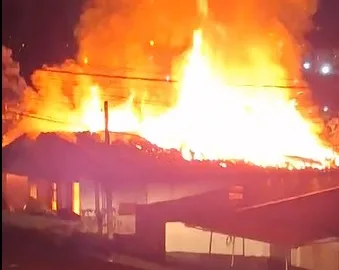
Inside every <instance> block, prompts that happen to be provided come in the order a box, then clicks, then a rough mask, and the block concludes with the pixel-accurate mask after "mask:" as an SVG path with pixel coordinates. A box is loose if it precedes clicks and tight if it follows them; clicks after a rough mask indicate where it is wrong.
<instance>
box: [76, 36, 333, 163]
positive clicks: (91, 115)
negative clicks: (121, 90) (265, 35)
mask: <svg viewBox="0 0 339 270" xmlns="http://www.w3.org/2000/svg"><path fill="white" fill-rule="evenodd" d="M193 40H194V42H193V48H192V50H191V52H190V54H189V56H188V58H187V62H186V65H185V68H184V73H183V78H182V80H181V82H180V86H179V89H180V90H179V98H178V101H177V103H176V105H175V106H174V107H172V108H171V109H170V110H169V111H167V112H165V113H163V114H161V115H159V116H152V115H148V114H147V111H141V112H140V113H141V115H138V114H137V113H136V112H134V110H133V97H131V98H130V99H129V100H128V101H127V102H125V103H124V104H122V105H120V106H119V107H117V108H111V110H110V112H109V130H110V131H114V132H132V133H137V134H139V135H141V136H142V137H144V138H146V139H147V140H149V141H150V142H152V143H155V144H157V145H158V146H160V147H163V148H176V149H181V150H182V153H183V156H184V157H185V158H186V159H191V158H194V159H209V160H245V161H248V162H251V163H254V164H257V165H262V166H286V164H287V163H289V162H293V161H292V160H293V159H292V157H302V158H307V159H311V160H314V161H319V162H320V164H317V166H325V165H326V162H328V161H329V160H333V158H334V153H333V151H332V150H331V149H329V148H328V147H326V146H325V145H324V144H323V142H322V141H321V140H320V139H319V136H318V134H317V131H316V126H315V125H314V124H313V123H312V122H310V121H308V120H307V119H304V117H303V116H302V114H301V113H300V112H299V111H298V109H297V106H296V103H295V101H294V100H292V99H291V97H290V94H289V93H288V92H286V90H285V89H279V88H275V87H273V86H272V87H265V86H264V87H260V86H258V87H256V88H255V89H253V87H246V86H231V85H228V84H227V78H223V77H222V70H217V69H214V66H213V64H214V63H215V62H213V60H214V59H213V58H212V57H211V54H210V50H209V48H208V46H206V47H205V46H204V45H205V44H204V39H203V32H202V31H201V30H197V31H195V32H194V39H193ZM264 60H265V58H262V61H264ZM266 64H267V65H268V66H271V67H272V72H270V73H268V74H264V76H265V77H269V78H272V80H273V82H272V85H274V84H273V83H274V80H275V79H274V78H275V76H276V74H275V73H274V72H275V70H274V64H273V63H269V62H267V63H266ZM246 75H247V74H239V76H246ZM254 75H255V74H254ZM90 89H91V99H90V100H89V101H88V102H87V103H85V104H84V108H85V111H84V114H83V123H84V124H85V125H86V126H88V129H89V130H90V131H93V132H98V131H102V130H103V129H104V116H103V112H102V110H101V108H102V103H103V101H102V100H100V98H99V96H100V94H99V92H98V91H99V87H98V86H95V87H94V86H93V87H91V88H90ZM146 105H147V104H146ZM294 166H297V167H303V166H305V163H303V162H300V161H294Z"/></svg>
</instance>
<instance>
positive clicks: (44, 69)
mask: <svg viewBox="0 0 339 270" xmlns="http://www.w3.org/2000/svg"><path fill="white" fill-rule="evenodd" d="M38 70H39V71H43V72H50V73H60V74H69V75H75V76H90V77H101V78H108V79H120V80H135V81H150V82H164V83H176V82H178V81H176V80H172V79H168V80H166V79H160V78H147V77H135V76H123V75H109V74H100V73H87V72H74V71H69V70H56V69H48V68H43V69H38Z"/></svg>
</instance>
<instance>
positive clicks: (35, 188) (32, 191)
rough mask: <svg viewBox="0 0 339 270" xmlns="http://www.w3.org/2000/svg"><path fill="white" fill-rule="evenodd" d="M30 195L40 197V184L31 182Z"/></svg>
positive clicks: (35, 197)
mask: <svg viewBox="0 0 339 270" xmlns="http://www.w3.org/2000/svg"><path fill="white" fill-rule="evenodd" d="M29 196H30V197H31V198H34V199H37V198H38V186H37V184H33V183H31V184H30V186H29Z"/></svg>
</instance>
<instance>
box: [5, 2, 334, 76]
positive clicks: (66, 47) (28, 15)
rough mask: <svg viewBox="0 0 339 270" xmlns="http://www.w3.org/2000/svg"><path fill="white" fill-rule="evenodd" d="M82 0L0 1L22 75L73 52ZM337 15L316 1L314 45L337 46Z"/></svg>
mask: <svg viewBox="0 0 339 270" xmlns="http://www.w3.org/2000/svg"><path fill="white" fill-rule="evenodd" d="M112 1H114V0H112ZM131 1H133V0H131ZM84 2H85V0H57V1H56V0H55V1H47V0H29V1H27V0H26V1H25V0H2V44H3V45H6V46H8V47H10V48H12V49H13V51H14V57H15V59H16V60H18V61H19V62H20V64H21V68H22V73H23V74H24V75H25V77H26V78H27V77H29V74H30V73H31V72H32V71H33V70H34V69H36V68H38V67H40V66H41V65H43V64H45V63H51V64H53V63H60V62H62V61H63V60H64V59H65V58H69V57H73V56H74V55H75V54H76V51H77V45H76V41H75V38H74V34H73V30H74V27H75V25H76V23H77V22H78V20H79V16H80V13H81V9H82V6H83V4H84ZM338 14H339V1H338V0H320V3H319V9H318V13H317V14H316V16H315V23H316V26H317V29H318V30H317V31H314V32H313V33H312V34H311V35H310V38H309V39H310V41H311V44H312V46H313V47H314V48H339V22H338ZM22 44H24V47H22V46H23V45H22Z"/></svg>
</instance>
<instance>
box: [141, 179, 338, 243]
mask: <svg viewBox="0 0 339 270" xmlns="http://www.w3.org/2000/svg"><path fill="white" fill-rule="evenodd" d="M338 206H339V183H338V187H336V188H332V189H327V190H322V191H319V192H314V193H309V194H304V195H302V196H297V197H291V198H286V199H283V200H279V201H272V202H268V203H265V204H260V205H254V206H251V207H246V208H244V207H241V206H239V204H234V202H232V201H230V200H229V198H228V191H227V190H225V189H224V190H217V191H212V192H208V193H204V194H201V195H196V196H190V197H186V198H182V199H178V200H173V201H167V202H160V203H155V204H151V205H148V206H142V208H143V211H147V212H149V214H150V215H151V216H152V217H154V218H161V219H163V220H164V221H167V222H183V223H186V224H187V225H189V226H196V227H202V228H205V229H206V230H211V231H214V232H219V233H224V234H228V235H234V236H238V237H245V238H249V239H253V240H258V241H263V242H269V243H275V244H280V245H284V246H288V247H294V246H300V245H304V244H307V243H309V242H312V241H315V240H318V239H323V238H328V237H338V236H339V210H338Z"/></svg>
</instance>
